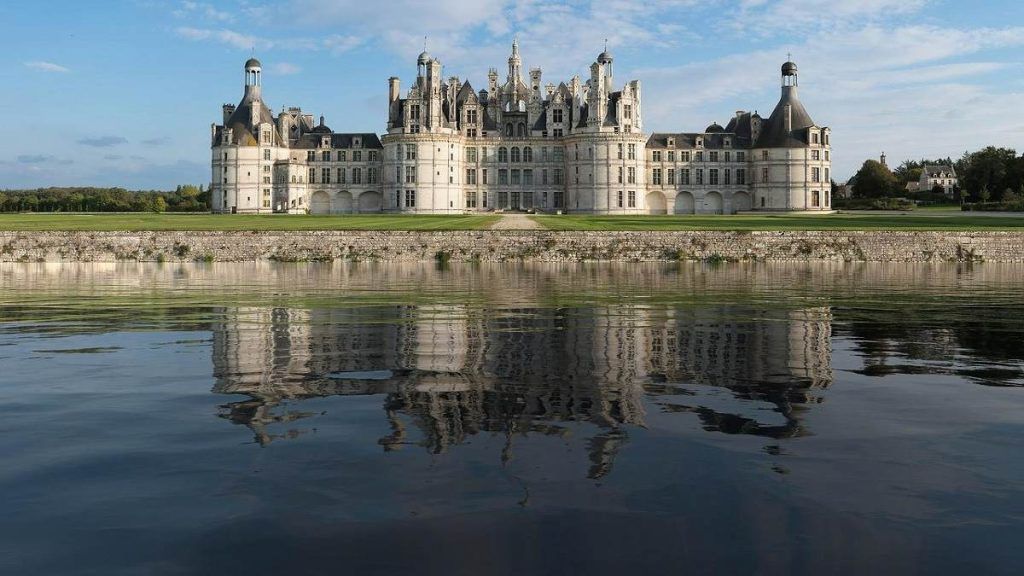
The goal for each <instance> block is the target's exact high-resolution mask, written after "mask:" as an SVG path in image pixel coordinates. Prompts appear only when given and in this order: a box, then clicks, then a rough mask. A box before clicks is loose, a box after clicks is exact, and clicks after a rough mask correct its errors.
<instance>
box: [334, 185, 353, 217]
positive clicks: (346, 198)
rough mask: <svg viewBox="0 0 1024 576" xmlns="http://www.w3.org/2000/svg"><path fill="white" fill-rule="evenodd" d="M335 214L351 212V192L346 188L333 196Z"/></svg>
mask: <svg viewBox="0 0 1024 576" xmlns="http://www.w3.org/2000/svg"><path fill="white" fill-rule="evenodd" d="M333 212H334V213H335V214H351V213H352V193H351V192H349V191H348V190H342V191H341V192H338V193H337V194H336V195H335V196H334V210H333Z"/></svg>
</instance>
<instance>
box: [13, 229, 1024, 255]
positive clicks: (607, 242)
mask: <svg viewBox="0 0 1024 576" xmlns="http://www.w3.org/2000/svg"><path fill="white" fill-rule="evenodd" d="M123 260H130V261H157V262H159V261H167V262H192V261H218V262H250V261H258V260H276V261H284V262H304V261H328V260H358V261H366V260H381V261H424V260H443V261H444V260H452V261H487V262H500V261H510V260H531V261H540V262H574V261H592V260H603V261H624V262H629V261H656V260H709V261H743V260H746V261H806V260H826V261H851V262H972V261H973V262H979V261H986V262H1024V232H835V231H828V232H711V231H700V232H550V231H495V230H490V231H459V232H0V262H114V261H123Z"/></svg>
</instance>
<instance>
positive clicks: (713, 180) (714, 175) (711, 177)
mask: <svg viewBox="0 0 1024 576" xmlns="http://www.w3.org/2000/svg"><path fill="white" fill-rule="evenodd" d="M698 172H700V171H699V170H698ZM708 184H711V185H712V186H718V168H712V169H711V170H708Z"/></svg>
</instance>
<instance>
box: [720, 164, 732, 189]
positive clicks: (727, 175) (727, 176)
mask: <svg viewBox="0 0 1024 576" xmlns="http://www.w3.org/2000/svg"><path fill="white" fill-rule="evenodd" d="M723 176H724V179H723V180H722V184H725V185H726V186H728V185H730V184H732V170H730V169H728V168H726V169H725V173H724V174H723Z"/></svg>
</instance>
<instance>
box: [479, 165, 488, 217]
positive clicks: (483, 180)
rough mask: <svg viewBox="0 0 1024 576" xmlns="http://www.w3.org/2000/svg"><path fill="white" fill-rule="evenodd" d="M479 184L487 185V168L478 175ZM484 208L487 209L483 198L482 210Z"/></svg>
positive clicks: (485, 200)
mask: <svg viewBox="0 0 1024 576" xmlns="http://www.w3.org/2000/svg"><path fill="white" fill-rule="evenodd" d="M480 183H481V184H489V182H488V181H487V168H484V170H483V172H481V173H480ZM486 207H487V199H486V198H485V199H484V208H486Z"/></svg>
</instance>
